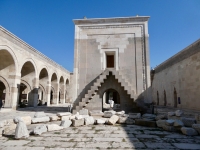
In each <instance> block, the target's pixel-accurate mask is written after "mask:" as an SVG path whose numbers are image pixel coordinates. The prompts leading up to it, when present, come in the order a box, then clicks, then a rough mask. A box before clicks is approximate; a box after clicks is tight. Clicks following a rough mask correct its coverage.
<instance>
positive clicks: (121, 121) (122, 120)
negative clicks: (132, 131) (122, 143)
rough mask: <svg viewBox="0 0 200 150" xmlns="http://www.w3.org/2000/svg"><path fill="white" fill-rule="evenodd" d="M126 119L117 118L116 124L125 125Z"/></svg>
mask: <svg viewBox="0 0 200 150" xmlns="http://www.w3.org/2000/svg"><path fill="white" fill-rule="evenodd" d="M127 119H128V117H119V119H118V121H117V123H121V124H123V123H126V120H127Z"/></svg>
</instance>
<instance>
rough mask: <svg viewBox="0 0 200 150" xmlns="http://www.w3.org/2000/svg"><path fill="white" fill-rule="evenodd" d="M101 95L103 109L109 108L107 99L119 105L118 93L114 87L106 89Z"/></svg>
mask: <svg viewBox="0 0 200 150" xmlns="http://www.w3.org/2000/svg"><path fill="white" fill-rule="evenodd" d="M101 97H102V106H103V111H104V110H109V109H110V103H109V100H113V101H114V104H115V106H118V107H119V106H120V94H119V92H118V91H117V90H116V89H113V88H109V89H106V90H105V91H104V92H103V95H102V94H101Z"/></svg>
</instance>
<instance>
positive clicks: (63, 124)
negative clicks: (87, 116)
mask: <svg viewBox="0 0 200 150" xmlns="http://www.w3.org/2000/svg"><path fill="white" fill-rule="evenodd" d="M71 124H72V121H71V120H63V121H61V123H60V126H61V127H63V128H68V127H70V126H71Z"/></svg>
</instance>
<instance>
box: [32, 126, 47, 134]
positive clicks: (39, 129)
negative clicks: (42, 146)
mask: <svg viewBox="0 0 200 150" xmlns="http://www.w3.org/2000/svg"><path fill="white" fill-rule="evenodd" d="M44 132H47V127H46V125H38V126H36V127H35V128H34V129H33V134H35V135H41V134H42V133H44Z"/></svg>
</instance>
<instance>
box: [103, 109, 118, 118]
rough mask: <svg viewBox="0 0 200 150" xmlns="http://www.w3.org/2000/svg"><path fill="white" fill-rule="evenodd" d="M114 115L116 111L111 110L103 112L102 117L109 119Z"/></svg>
mask: <svg viewBox="0 0 200 150" xmlns="http://www.w3.org/2000/svg"><path fill="white" fill-rule="evenodd" d="M115 114H116V111H113V110H111V111H104V117H105V118H110V117H112V115H115Z"/></svg>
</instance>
